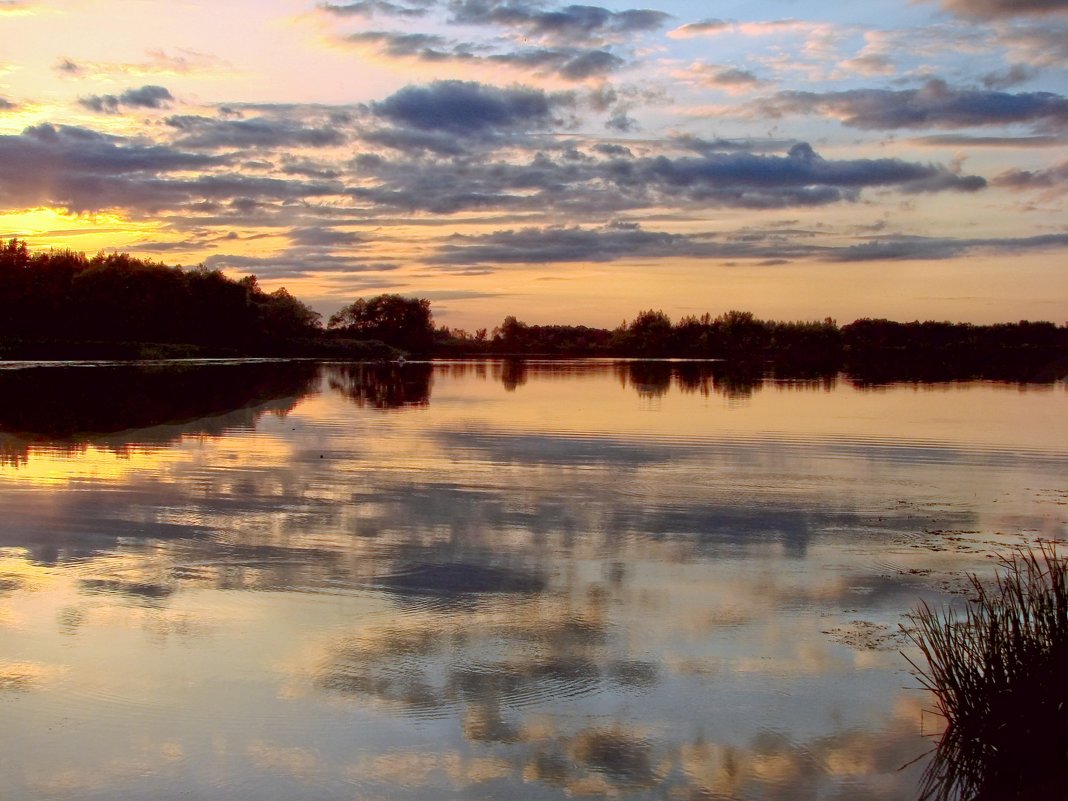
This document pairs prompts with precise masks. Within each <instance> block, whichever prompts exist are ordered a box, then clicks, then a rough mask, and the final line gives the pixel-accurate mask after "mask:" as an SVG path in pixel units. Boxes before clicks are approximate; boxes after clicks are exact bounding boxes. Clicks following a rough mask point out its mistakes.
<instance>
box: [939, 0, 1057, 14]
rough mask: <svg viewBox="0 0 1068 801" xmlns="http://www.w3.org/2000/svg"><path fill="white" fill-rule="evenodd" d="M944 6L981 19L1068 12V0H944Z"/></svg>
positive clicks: (956, 12)
mask: <svg viewBox="0 0 1068 801" xmlns="http://www.w3.org/2000/svg"><path fill="white" fill-rule="evenodd" d="M942 7H943V8H944V9H946V10H947V11H952V12H953V13H954V14H959V15H960V16H963V17H978V18H980V19H995V18H998V17H1019V16H1028V15H1045V14H1068V0H942Z"/></svg>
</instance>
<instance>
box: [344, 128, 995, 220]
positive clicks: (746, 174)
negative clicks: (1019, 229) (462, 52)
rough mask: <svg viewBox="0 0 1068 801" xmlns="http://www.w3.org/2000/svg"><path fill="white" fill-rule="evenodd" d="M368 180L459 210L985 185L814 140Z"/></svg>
mask: <svg viewBox="0 0 1068 801" xmlns="http://www.w3.org/2000/svg"><path fill="white" fill-rule="evenodd" d="M356 169H357V170H358V172H359V173H360V174H361V175H362V176H363V177H364V179H365V181H367V182H370V181H375V182H376V183H375V184H370V183H365V184H364V185H362V186H359V187H354V188H351V189H350V190H348V191H349V193H350V195H351V196H352V197H354V198H355V199H358V200H362V201H364V202H368V203H372V204H374V205H380V206H384V207H392V208H397V209H403V210H405V211H409V212H410V211H427V212H432V213H438V214H450V213H455V212H457V211H462V210H468V209H486V208H494V209H497V210H502V211H503V210H509V211H519V210H524V209H525V210H530V211H538V212H541V213H547V212H548V211H550V210H553V211H556V212H558V213H563V214H569V215H582V216H583V217H589V216H593V215H598V214H604V213H611V212H614V211H620V210H623V209H636V208H653V207H656V206H658V205H662V204H668V205H676V206H677V205H678V204H683V205H686V206H696V207H715V206H728V207H736V208H756V209H759V208H788V207H791V206H817V205H824V204H828V203H836V202H840V201H851V200H856V199H858V198H859V196H860V192H861V191H862V190H863V189H865V188H874V187H886V188H895V189H898V190H900V191H903V192H907V193H917V192H938V191H964V192H970V191H976V190H978V189H982V188H983V187H984V186H985V181H984V180H983V179H982V178H980V177H978V176H962V175H958V174H957V173H955V172H953V171H952V170H950V169H948V168H946V167H943V166H939V165H932V164H916V163H911V162H905V161H902V160H899V159H856V160H850V161H832V160H825V159H823V158H822V157H820V156H819V155H818V154H817V153H815V151H813V150H812V148H811V147H810V146H809V145H807V144H804V143H800V144H797V145H794V146H793V147H792V148H791V149H790V151H789V153H787V154H786V155H758V154H755V153H750V152H744V151H741V152H740V151H738V150H736V149H735V150H731V151H714V150H712V149H711V148H710V149H708V150H707V151H706V152H703V153H702V154H701V155H700V156H698V157H691V156H681V157H669V156H666V155H661V156H643V157H641V158H628V157H625V156H615V157H610V158H605V159H595V158H590V159H588V160H574V159H569V158H567V157H566V154H565V156H564V157H563V158H560V159H556V160H554V159H553V158H550V157H549V156H548V155H546V154H544V153H539V154H537V155H536V156H535V157H534V158H533V159H531V160H530V161H529V162H528V163H526V164H511V163H503V162H465V163H464V164H463V165H462V169H457V167H456V166H455V165H452V164H447V163H426V162H407V161H391V160H387V159H385V158H382V157H377V156H364V157H361V158H360V159H358V160H357V163H356Z"/></svg>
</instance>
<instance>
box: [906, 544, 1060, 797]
mask: <svg viewBox="0 0 1068 801" xmlns="http://www.w3.org/2000/svg"><path fill="white" fill-rule="evenodd" d="M1001 562H1002V563H1001V565H1000V568H999V570H998V573H997V575H996V578H995V580H994V582H993V583H992V584H987V583H984V582H983V581H982V580H980V579H979V578H978V577H977V576H974V575H973V576H971V577H970V578H971V583H972V586H973V587H974V589H975V592H976V594H977V597H976V598H975V599H974V600H973V601H972V603H971V604H970V605H969V606H968V608H967V609H966V610H965V611H964V612H963V613H958V612H954V611H953V610H950V609H943V610H941V611H936V610H933V609H931V608H930V607H929V606H928V605H927V604H926V603H924V604H923V605H922V606H921V607H920V608H919V609H918V610H917V611H916V612H915V613H913V614H912V615H910V616H909V619H910V620H911V622H912V624H913V625H912V628H910V629H906V633H907V634H908V636H909V638H910V639H911V640H912V641H913V642H914V643H915V644H916V645H917V646H918V647H919V649H920V652H921V653H922V654H923V657H924V659H925V660H926V663H927V664H926V667H921V666H920V665H918V664H917V663H916V662H913V661H912V660H911V659H910V660H909V661H910V663H911V664H912V665H913V667H914V668H915V671H916V675H917V677H918V678H919V680H920V681H921V683H922V684H923V685H924V686H925V687H926V688H927V689H929V690H930V691H931V692H932V693H933V694H934V696H935V698H936V701H937V706H938V710H937V711H938V714H940V715H942V716H943V717H944V718H945V720H946V728H945V731H944V732H943V733H942V735H941V739H940V740H939V742H938V745H937V748H936V749H935V752H934V758H933V759H932V760H931V762H930V763H929V764H928V766H927V769H926V771H925V772H924V775H923V780H922V785H921V790H920V798H921V799H922V800H923V801H928V799H936V801H949V799H957V798H960V799H966V800H967V801H994V800H995V799H996V800H997V801H1011V800H1012V799H1017V800H1024V799H1026V800H1027V801H1032V800H1033V801H1038V800H1039V799H1041V800H1042V801H1062V800H1063V799H1068V770H1066V768H1068V559H1065V558H1064V557H1062V556H1060V555H1059V554H1058V553H1057V549H1056V546H1055V545H1053V544H1050V543H1042V544H1040V545H1039V546H1038V548H1037V550H1036V549H1026V550H1020V551H1017V552H1014V553H1013V554H1012V555H1011V556H1008V557H1004V558H1002V560H1001ZM906 658H907V657H906Z"/></svg>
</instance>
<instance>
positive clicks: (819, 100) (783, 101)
mask: <svg viewBox="0 0 1068 801" xmlns="http://www.w3.org/2000/svg"><path fill="white" fill-rule="evenodd" d="M751 109H752V110H754V111H755V112H756V113H758V114H761V115H768V116H772V117H780V116H782V115H784V114H826V115H828V116H832V117H837V118H838V119H840V120H841V122H842V124H843V125H848V126H850V127H853V128H862V129H869V130H893V129H897V128H964V127H970V126H977V125H1010V124H1020V123H1024V124H1032V125H1035V126H1048V127H1052V128H1059V127H1063V126H1064V125H1065V124H1066V123H1068V99H1066V98H1064V97H1063V96H1061V95H1058V94H1053V93H1052V92H1024V93H1019V94H1010V93H1007V92H996V91H981V90H975V89H954V88H952V87H950V86H948V85H947V84H946V82H945V81H942V80H938V79H932V80H930V81H928V82H927V83H926V84H924V86H923V87H921V88H919V89H901V90H891V89H854V90H850V91H845V92H800V91H789V92H779V93H778V94H775V95H773V96H771V97H770V98H765V99H763V100H760V101H757V102H756V103H754V104H753V105H752V106H751Z"/></svg>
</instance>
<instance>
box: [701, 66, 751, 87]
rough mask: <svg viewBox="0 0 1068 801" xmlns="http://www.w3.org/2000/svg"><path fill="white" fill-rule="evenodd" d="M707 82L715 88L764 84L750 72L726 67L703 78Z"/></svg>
mask: <svg viewBox="0 0 1068 801" xmlns="http://www.w3.org/2000/svg"><path fill="white" fill-rule="evenodd" d="M703 77H704V78H705V80H706V82H708V83H710V84H713V85H715V86H758V85H759V84H761V83H763V81H761V80H760V79H759V78H758V77H757V76H756V75H754V74H753V73H751V72H750V71H749V70H743V69H738V68H737V67H724V68H721V69H715V70H713V71H711V72H708V73H706V74H705V75H704V76H703Z"/></svg>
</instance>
